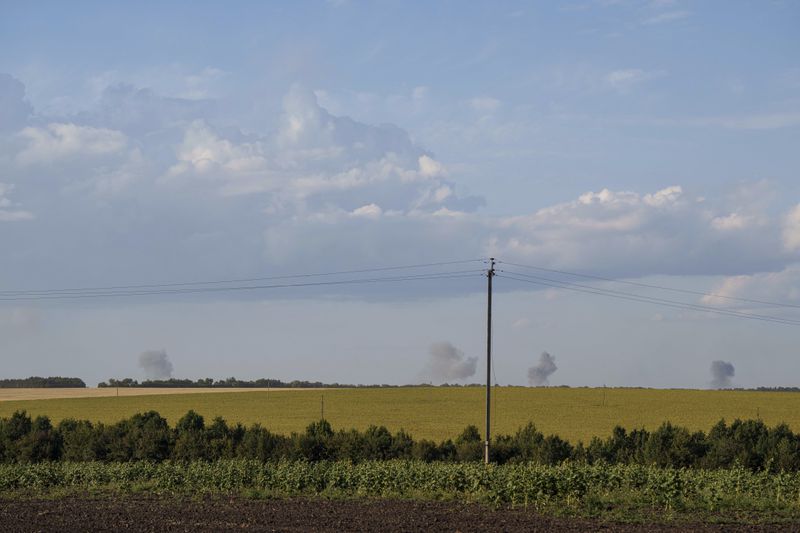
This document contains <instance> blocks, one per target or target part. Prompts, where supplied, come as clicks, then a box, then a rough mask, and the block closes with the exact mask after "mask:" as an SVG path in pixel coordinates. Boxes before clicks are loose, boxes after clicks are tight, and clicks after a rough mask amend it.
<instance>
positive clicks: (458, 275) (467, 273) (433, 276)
mask: <svg viewBox="0 0 800 533" xmlns="http://www.w3.org/2000/svg"><path fill="white" fill-rule="evenodd" d="M477 273H481V274H482V273H483V270H462V271H456V272H439V273H429V274H415V275H409V276H402V277H393V278H359V279H350V280H337V281H316V282H306V283H282V284H274V285H245V286H232V287H192V288H183V289H155V290H140V291H122V292H120V291H113V292H88V293H74V294H44V295H30V296H11V297H0V301H21V300H24V301H29V300H72V299H86V298H114V297H128V296H152V295H159V294H197V293H216V292H229V291H231V292H232V291H250V290H268V289H285V288H296V287H319V286H330V285H355V284H363V283H393V282H402V281H423V280H447V279H462V278H469V277H474V276H476V275H477Z"/></svg>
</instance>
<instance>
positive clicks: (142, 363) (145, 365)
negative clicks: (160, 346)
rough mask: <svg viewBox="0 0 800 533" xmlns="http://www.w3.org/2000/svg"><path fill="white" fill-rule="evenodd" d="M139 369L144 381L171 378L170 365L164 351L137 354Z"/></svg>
mask: <svg viewBox="0 0 800 533" xmlns="http://www.w3.org/2000/svg"><path fill="white" fill-rule="evenodd" d="M139 368H141V369H142V370H143V371H144V375H145V378H146V379H169V378H171V377H172V363H171V362H170V360H169V357H168V356H167V352H166V351H164V350H148V351H146V352H142V353H141V354H139Z"/></svg>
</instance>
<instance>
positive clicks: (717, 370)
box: [711, 361, 736, 389]
mask: <svg viewBox="0 0 800 533" xmlns="http://www.w3.org/2000/svg"><path fill="white" fill-rule="evenodd" d="M735 374H736V370H735V369H734V368H733V365H732V364H731V363H728V362H726V361H714V362H712V363H711V386H712V387H713V388H715V389H727V388H730V386H731V378H732V377H733V376H734V375H735Z"/></svg>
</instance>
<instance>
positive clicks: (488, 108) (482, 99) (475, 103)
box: [468, 96, 501, 113]
mask: <svg viewBox="0 0 800 533" xmlns="http://www.w3.org/2000/svg"><path fill="white" fill-rule="evenodd" d="M468 104H469V106H470V107H471V108H472V109H473V110H474V111H478V112H481V113H492V112H494V111H497V110H498V109H499V108H500V105H501V102H500V100H498V99H497V98H492V97H490V96H478V97H475V98H472V99H470V100H469V102H468Z"/></svg>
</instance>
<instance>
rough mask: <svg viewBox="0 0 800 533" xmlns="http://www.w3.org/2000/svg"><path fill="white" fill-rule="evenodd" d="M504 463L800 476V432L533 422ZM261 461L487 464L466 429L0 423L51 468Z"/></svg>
mask: <svg viewBox="0 0 800 533" xmlns="http://www.w3.org/2000/svg"><path fill="white" fill-rule="evenodd" d="M491 454H492V461H494V462H497V463H501V464H503V463H528V462H532V463H538V464H546V465H556V464H560V463H563V462H576V463H585V464H636V465H652V466H658V467H675V468H684V467H685V468H702V469H718V468H730V467H734V466H741V467H744V468H748V469H750V470H753V471H769V472H782V471H787V472H796V471H800V434H795V433H793V432H792V431H791V430H790V429H789V427H788V426H787V425H786V424H780V425H777V426H775V427H772V428H770V427H768V426H766V425H765V424H764V422H763V421H761V420H744V421H742V420H735V421H734V422H733V423H731V424H727V423H726V422H725V421H724V420H720V421H719V422H718V423H717V424H716V425H714V427H712V428H711V430H710V431H709V432H708V433H705V432H703V431H694V432H692V431H689V430H688V429H686V428H683V427H679V426H674V425H672V424H670V423H668V422H666V423H664V424H662V425H661V427H659V428H658V429H656V430H655V431H648V430H645V429H634V430H631V431H628V430H626V429H624V428H622V427H619V426H618V427H616V428H614V430H613V431H612V434H611V435H610V436H609V437H607V438H605V439H601V438H599V437H595V438H593V439H592V440H591V441H590V442H589V443H588V445H584V444H583V443H582V442H578V443H577V444H575V445H573V444H571V443H569V442H567V441H565V440H563V439H561V438H560V437H558V436H556V435H547V436H545V435H544V434H543V433H542V432H540V431H539V430H537V429H536V427H535V426H534V425H533V423H529V424H528V425H527V426H524V427H521V428H520V429H519V430H518V431H517V432H516V433H514V434H512V435H497V436H495V437H494V438H493V440H492V446H491ZM234 458H240V459H253V460H260V461H265V462H272V461H281V460H307V461H322V460H326V461H336V460H343V461H352V462H361V461H367V460H388V459H414V460H420V461H425V462H432V461H445V462H471V461H481V460H482V458H483V439H482V437H481V434H480V432H479V430H478V428H476V427H475V426H467V427H466V428H465V429H464V431H463V432H462V433H461V434H460V435H458V436H457V437H456V438H455V439H447V440H444V441H441V442H434V441H431V440H427V439H420V440H415V439H414V438H413V437H412V436H411V435H410V434H408V433H407V432H405V431H403V430H400V431H397V432H394V433H392V432H390V431H389V430H388V429H386V428H385V427H383V426H370V427H369V428H367V429H366V430H365V431H359V430H356V429H350V430H339V431H334V430H333V428H332V427H331V425H330V424H329V423H328V422H327V421H326V420H320V421H318V422H314V423H312V424H310V425H309V426H308V427H307V428H306V430H305V431H304V432H302V433H292V434H290V435H280V434H276V433H273V432H271V431H269V430H268V429H267V428H265V427H262V426H261V425H259V424H254V425H252V426H249V427H245V426H243V425H241V424H236V425H233V426H231V425H229V424H228V423H227V422H226V421H225V420H224V419H222V418H220V417H217V418H215V419H214V420H213V421H212V422H211V423H210V424H206V421H205V419H204V418H203V417H202V416H201V415H199V414H197V413H195V412H194V411H189V412H188V413H187V414H186V415H185V416H184V417H183V418H181V419H180V420H179V421H178V423H177V424H176V425H175V427H170V425H169V424H168V423H167V420H166V419H165V418H163V417H162V416H161V415H159V414H158V413H157V412H155V411H149V412H146V413H139V414H136V415H134V416H132V417H131V418H128V419H125V420H121V421H119V422H117V423H114V424H102V423H96V424H95V423H92V422H89V421H86V420H80V421H79V420H74V419H65V420H62V421H61V422H60V423H59V424H58V425H53V424H52V423H51V422H50V419H49V418H48V417H46V416H39V417H36V418H35V419H31V417H30V416H29V415H28V414H27V413H26V412H24V411H17V412H15V413H14V414H13V415H12V416H11V417H9V418H0V462H3V463H32V462H33V463H35V462H45V461H78V462H81V461H102V462H129V461H155V462H159V461H165V460H173V461H197V460H201V461H202V460H205V461H214V460H218V459H234Z"/></svg>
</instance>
